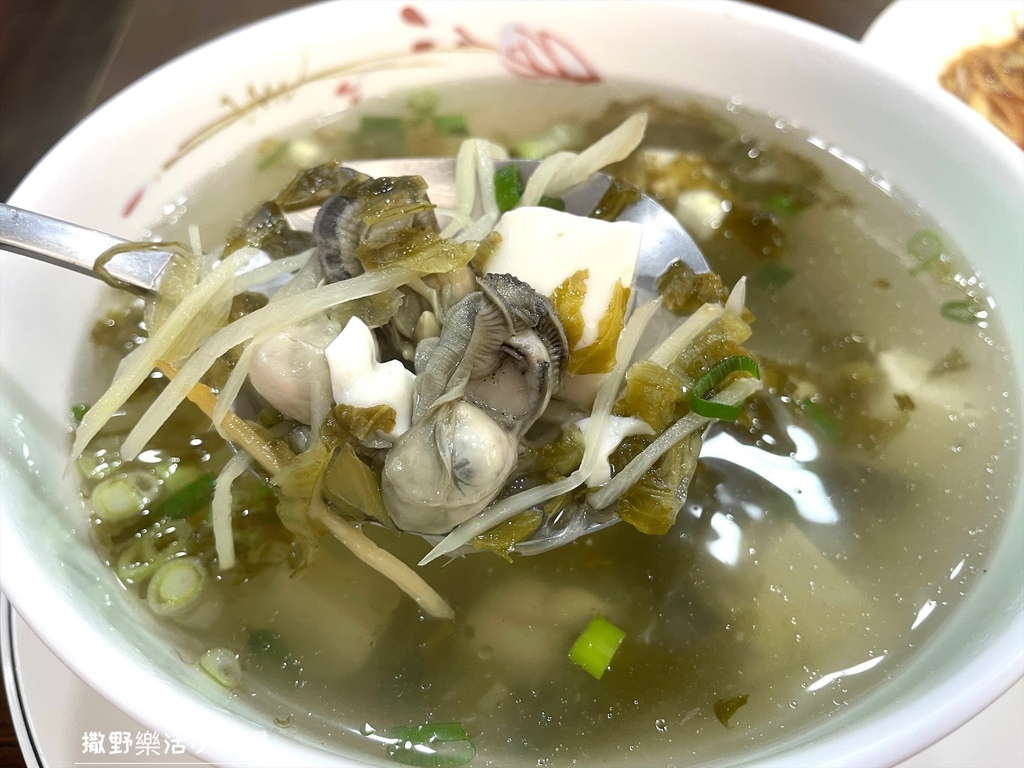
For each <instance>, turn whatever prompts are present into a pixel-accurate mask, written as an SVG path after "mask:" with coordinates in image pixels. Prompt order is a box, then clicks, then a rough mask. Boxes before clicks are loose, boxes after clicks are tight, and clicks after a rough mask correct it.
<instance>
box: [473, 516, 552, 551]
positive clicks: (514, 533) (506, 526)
mask: <svg viewBox="0 0 1024 768" xmlns="http://www.w3.org/2000/svg"><path fill="white" fill-rule="evenodd" d="M540 524H541V514H540V512H535V511H533V510H529V509H528V510H526V511H525V512H520V513H519V514H518V515H516V516H515V517H513V518H511V519H509V520H506V521H505V522H504V523H502V524H501V525H496V526H494V527H493V528H491V530H489V531H487V532H485V533H481V534H480V535H479V536H477V537H476V538H475V539H473V540H472V541H471V542H470V544H472V545H473V549H477V550H480V549H487V550H490V551H491V552H493V553H494V554H496V555H498V556H499V557H501V558H504V559H505V560H507V561H508V562H510V563H511V562H512V550H514V549H515V546H516V544H518V543H519V542H521V541H523V540H524V539H527V538H529V537H530V535H531V534H532V533H533V532H534V531H536V530H537V528H538V527H539V526H540Z"/></svg>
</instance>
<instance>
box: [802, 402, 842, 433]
mask: <svg viewBox="0 0 1024 768" xmlns="http://www.w3.org/2000/svg"><path fill="white" fill-rule="evenodd" d="M800 408H801V409H803V412H804V414H806V416H807V418H809V419H810V420H811V421H812V422H814V426H816V427H817V428H818V429H819V430H820V431H821V433H822V434H823V435H825V437H827V438H828V439H829V440H833V441H835V440H838V439H839V436H840V434H842V433H841V430H840V429H839V425H838V424H836V422H835V419H833V418H832V416H831V415H829V413H828V411H826V410H825V409H824V408H823V407H822V406H821V404H820V403H816V402H814V401H813V400H811V398H809V397H805V398H804V399H803V400H801V401H800Z"/></svg>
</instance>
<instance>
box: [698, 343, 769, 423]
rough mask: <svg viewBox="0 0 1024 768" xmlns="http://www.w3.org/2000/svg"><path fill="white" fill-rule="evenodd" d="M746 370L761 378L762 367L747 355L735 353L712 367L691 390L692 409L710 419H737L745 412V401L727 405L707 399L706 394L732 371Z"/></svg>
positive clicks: (756, 377)
mask: <svg viewBox="0 0 1024 768" xmlns="http://www.w3.org/2000/svg"><path fill="white" fill-rule="evenodd" d="M736 371H746V372H747V373H749V374H750V375H751V376H753V377H754V378H755V379H760V378H761V369H760V368H758V366H757V363H756V362H755V361H754V360H753V359H751V358H749V357H746V356H745V355H733V356H732V357H727V358H725V359H723V360H721V361H720V362H718V363H716V364H715V365H713V366H711V368H710V369H709V370H708V371H707V372H706V373H705V374H704V375H703V376H701V377H700V378H699V379H697V381H696V382H695V383H694V385H693V389H692V390H691V392H690V410H691V411H693V412H694V413H696V414H697V415H698V416H707V417H708V418H709V419H721V420H722V421H736V419H737V418H739V415H740V413H742V412H743V403H738V404H736V405H726V404H725V403H714V402H711V401H710V400H705V399H704V396H705V395H706V394H707V393H708V392H710V391H711V390H712V389H713V388H714V387H717V386H718V385H719V384H721V383H722V381H723V380H724V379H725V377H726V376H728V375H729V374H730V373H735V372H736Z"/></svg>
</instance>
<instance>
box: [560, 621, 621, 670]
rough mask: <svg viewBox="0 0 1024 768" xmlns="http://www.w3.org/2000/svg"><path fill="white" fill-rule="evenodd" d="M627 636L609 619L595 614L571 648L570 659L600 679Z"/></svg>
mask: <svg viewBox="0 0 1024 768" xmlns="http://www.w3.org/2000/svg"><path fill="white" fill-rule="evenodd" d="M625 637H626V633H625V632H623V631H622V630H621V629H619V628H618V627H616V626H615V625H614V624H612V623H611V622H610V621H608V619H606V618H604V617H603V616H595V617H594V618H593V619H592V620H591V622H590V624H588V625H587V628H586V629H584V630H583V634H581V635H580V636H579V637H578V638H576V642H575V643H573V644H572V648H570V649H569V660H570V661H572V662H573V663H574V664H577V665H578V666H580V667H582V668H583V669H584V670H585V671H586V672H588V673H590V675H592V676H593V677H595V678H597V679H598V680H600V679H601V678H602V677H603V676H604V673H605V672H607V671H608V666H609V665H610V664H611V663H612V657H613V656H614V655H615V652H616V651H617V650H619V646H620V645H622V641H623V640H624V639H625Z"/></svg>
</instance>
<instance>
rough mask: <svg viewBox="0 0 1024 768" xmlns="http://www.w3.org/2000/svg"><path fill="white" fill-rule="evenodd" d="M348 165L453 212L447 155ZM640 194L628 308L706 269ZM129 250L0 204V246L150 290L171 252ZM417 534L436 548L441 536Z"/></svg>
mask: <svg viewBox="0 0 1024 768" xmlns="http://www.w3.org/2000/svg"><path fill="white" fill-rule="evenodd" d="M539 164H540V163H539V161H534V160H506V161H501V162H498V163H496V166H497V167H498V168H502V167H505V166H508V165H515V166H517V167H518V168H519V171H520V173H521V174H522V176H523V178H524V180H526V179H529V177H530V175H531V174H532V173H533V171H534V170H535V169H536V168H537V166H538V165H539ZM348 165H349V167H351V168H353V169H354V170H357V171H359V172H361V173H365V174H367V175H368V176H372V177H377V178H379V177H394V176H420V177H421V178H422V179H423V180H424V181H425V182H426V185H427V189H428V191H429V197H430V200H431V202H432V203H433V204H434V205H435V206H437V208H438V209H439V213H438V218H439V219H440V220H441V224H442V225H443V224H444V221H443V219H444V215H443V211H444V210H445V209H448V210H451V209H454V208H455V205H456V202H457V200H456V197H457V195H456V181H455V169H456V163H455V160H454V159H453V158H407V159H390V160H370V161H356V162H352V163H349V164H348ZM613 183H614V180H613V179H612V177H611V176H609V175H607V174H605V173H595V174H593V175H592V176H591V177H590V178H589V179H588V180H587V181H585V182H583V183H581V184H577V185H576V186H574V187H572V188H571V189H569V190H567V191H566V192H565V193H564V194H563V195H562V199H563V200H564V202H565V209H566V211H567V212H569V213H573V214H576V215H579V216H588V215H590V214H591V213H592V212H593V211H594V210H595V209H596V208H597V207H598V205H599V203H600V202H601V200H602V199H603V198H604V196H605V194H606V193H607V192H608V190H609V188H610V187H611V186H612V184H613ZM638 195H639V196H638V199H636V200H635V201H634V202H632V203H630V204H628V205H626V206H625V207H624V208H623V209H622V210H621V211H620V212H619V215H618V217H617V218H616V220H617V221H630V222H635V223H637V224H640V225H641V226H642V227H643V236H642V238H641V244H640V253H639V255H638V258H637V266H636V270H635V272H634V278H633V285H632V288H631V295H630V301H631V305H632V306H634V307H635V306H637V305H638V304H640V303H644V302H646V301H649V300H650V299H653V298H655V297H656V296H657V295H658V292H657V289H656V287H655V284H656V281H657V279H658V277H659V276H660V275H661V274H662V273H663V272H664V271H665V269H666V268H667V267H668V266H669V265H670V264H671V263H673V262H674V261H677V260H679V261H683V262H684V263H686V264H687V266H689V267H690V268H691V269H692V270H693V271H694V272H695V273H702V272H708V271H709V267H708V264H707V262H706V261H705V260H704V256H703V255H702V254H701V252H700V249H699V248H698V247H697V245H696V243H695V242H694V240H693V238H692V237H690V235H689V234H688V233H687V232H686V230H684V229H683V227H682V226H681V225H680V223H679V222H678V221H677V220H676V218H675V217H673V216H672V215H671V214H670V213H669V212H668V211H666V210H665V209H664V208H663V207H662V206H660V205H659V204H658V203H657V202H656V201H655V200H653V199H652V198H651V197H649V196H647V195H645V194H639V193H638ZM319 210H320V209H319V207H318V206H317V207H310V208H305V209H302V210H299V211H293V212H289V213H288V214H287V217H288V220H289V222H290V223H291V225H292V227H293V228H294V229H296V230H300V231H311V230H312V229H313V225H314V222H315V220H316V216H317V213H318V211H319ZM132 245H133V244H131V243H128V242H127V241H125V240H122V239H120V238H117V237H114V236H113V235H109V234H106V233H103V232H97V231H95V230H92V229H87V228H85V227H80V226H78V225H75V224H71V223H69V222H64V221H60V220H58V219H52V218H50V217H48V216H43V215H41V214H38V213H33V212H31V211H24V210H21V209H19V208H14V207H12V206H9V205H4V204H0V248H2V249H6V250H9V251H12V252H14V253H18V254H21V255H24V256H30V257H33V258H37V259H40V260H42V261H46V262H48V263H51V264H54V265H57V266H60V267H64V268H67V269H71V270H74V271H77V272H80V273H83V274H88V275H92V276H94V277H100V270H99V269H98V268H97V267H98V266H99V263H102V271H103V272H104V273H105V278H106V279H107V280H108V281H110V282H112V283H113V284H115V285H117V286H118V287H123V288H126V289H130V290H135V291H141V292H149V291H153V290H155V289H156V288H157V287H158V285H159V282H160V278H161V275H162V273H163V270H164V268H165V267H166V265H167V263H168V261H169V260H170V259H171V258H172V255H173V253H172V252H173V248H168V249H167V250H165V249H164V248H163V247H162V244H159V243H154V244H152V245H153V247H152V248H147V249H142V248H133V247H132ZM249 390H251V387H246V388H243V390H242V392H241V393H240V394H239V396H238V398H236V401H235V403H234V405H233V408H234V410H235V411H236V412H237V413H240V414H242V415H243V416H244V415H248V414H253V413H256V412H258V410H259V408H257V407H255V406H254V401H255V400H256V399H258V396H257V395H255V393H251V392H249ZM618 521H619V517H618V515H617V514H616V512H615V507H614V506H611V507H608V508H606V509H603V510H595V509H592V508H590V507H589V506H577V507H573V508H571V509H567V510H565V511H563V512H562V513H560V514H559V515H557V516H555V517H554V518H552V519H545V520H544V522H543V523H542V524H541V526H540V527H539V528H538V529H537V530H536V531H535V532H534V533H533V534H532V535H531V536H530V537H528V538H527V539H525V540H523V541H521V542H519V543H518V544H517V545H516V546H515V550H516V551H517V552H518V553H520V554H524V555H530V554H538V553H540V552H546V551H548V550H551V549H555V548H558V547H561V546H564V545H566V544H569V543H571V542H572V541H575V540H576V539H578V538H580V537H581V536H585V535H587V534H590V533H594V532H596V531H599V530H601V529H603V528H607V527H608V526H610V525H612V524H614V523H616V522H618ZM418 535H421V536H422V537H423V538H424V539H426V540H427V541H430V542H432V543H434V544H437V543H438V542H440V541H441V540H442V539H443V538H444V537H443V536H436V535H430V534H418ZM473 551H476V550H474V549H473V548H472V547H468V546H464V547H462V548H460V550H459V552H460V553H469V552H473Z"/></svg>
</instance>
